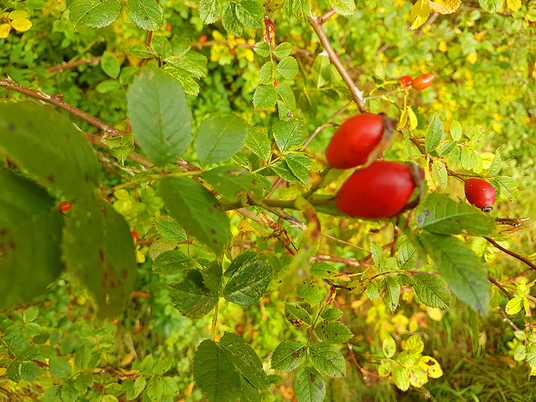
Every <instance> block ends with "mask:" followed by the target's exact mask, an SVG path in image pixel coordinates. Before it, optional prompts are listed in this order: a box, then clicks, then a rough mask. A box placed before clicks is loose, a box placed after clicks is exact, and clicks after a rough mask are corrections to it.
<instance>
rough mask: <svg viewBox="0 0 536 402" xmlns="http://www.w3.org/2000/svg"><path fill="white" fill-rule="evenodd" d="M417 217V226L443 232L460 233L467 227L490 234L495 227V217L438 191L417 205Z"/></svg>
mask: <svg viewBox="0 0 536 402" xmlns="http://www.w3.org/2000/svg"><path fill="white" fill-rule="evenodd" d="M415 217H416V219H415V221H416V222H417V227H419V228H421V229H426V230H428V231H431V232H436V233H443V234H460V233H462V231H463V230H464V229H465V230H467V231H468V232H469V233H471V234H474V235H488V234H491V233H492V232H493V229H494V228H495V219H494V218H493V217H490V216H488V215H486V214H484V213H483V212H481V211H479V210H478V209H476V208H474V207H472V206H471V205H468V204H465V203H460V202H456V201H454V200H452V199H451V198H450V197H449V196H448V195H446V194H440V193H437V192H434V193H430V194H428V195H427V196H426V198H425V199H424V200H423V201H422V202H421V203H420V204H419V206H418V207H417V209H416V212H415Z"/></svg>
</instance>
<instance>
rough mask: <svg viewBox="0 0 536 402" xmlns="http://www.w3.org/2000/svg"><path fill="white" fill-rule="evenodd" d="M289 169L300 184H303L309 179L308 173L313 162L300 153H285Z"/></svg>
mask: <svg viewBox="0 0 536 402" xmlns="http://www.w3.org/2000/svg"><path fill="white" fill-rule="evenodd" d="M285 161H286V162H287V165H288V167H289V168H290V171H291V172H292V173H293V174H294V176H296V177H297V178H298V180H299V181H300V183H301V184H303V185H304V186H305V185H306V184H307V181H308V180H309V174H310V173H311V170H312V166H314V163H313V162H312V161H311V160H310V159H309V158H308V157H306V156H304V155H301V154H287V155H286V156H285Z"/></svg>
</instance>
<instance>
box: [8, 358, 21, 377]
mask: <svg viewBox="0 0 536 402" xmlns="http://www.w3.org/2000/svg"><path fill="white" fill-rule="evenodd" d="M21 366H22V363H21V362H20V361H18V360H17V359H13V360H11V363H9V365H8V366H7V368H6V377H7V378H8V379H10V380H11V381H15V382H19V381H20V380H21V373H20V368H21Z"/></svg>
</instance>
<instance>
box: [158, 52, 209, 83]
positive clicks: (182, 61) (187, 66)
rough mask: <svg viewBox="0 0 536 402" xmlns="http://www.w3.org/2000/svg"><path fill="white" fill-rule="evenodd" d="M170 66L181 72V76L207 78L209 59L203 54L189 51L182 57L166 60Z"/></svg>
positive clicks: (172, 57)
mask: <svg viewBox="0 0 536 402" xmlns="http://www.w3.org/2000/svg"><path fill="white" fill-rule="evenodd" d="M166 63H168V66H170V65H171V66H173V67H174V68H175V69H177V70H178V71H179V75H181V74H182V75H186V76H193V77H196V78H201V77H206V75H207V71H208V70H207V58H206V57H205V56H204V55H202V54H201V53H197V52H194V51H189V52H187V53H186V54H184V55H182V56H171V57H168V58H166Z"/></svg>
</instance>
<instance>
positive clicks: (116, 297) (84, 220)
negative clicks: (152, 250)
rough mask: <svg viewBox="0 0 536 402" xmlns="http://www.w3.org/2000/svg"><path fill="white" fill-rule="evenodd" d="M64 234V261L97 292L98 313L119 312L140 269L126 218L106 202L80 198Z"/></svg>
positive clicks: (83, 281)
mask: <svg viewBox="0 0 536 402" xmlns="http://www.w3.org/2000/svg"><path fill="white" fill-rule="evenodd" d="M63 236H64V241H63V256H64V258H65V262H66V263H67V265H68V266H69V267H70V268H71V270H72V271H73V273H74V274H75V275H76V276H78V278H79V279H80V281H81V282H82V283H83V284H85V285H86V286H87V287H88V289H89V290H90V291H91V292H92V293H93V294H94V296H95V299H96V300H97V303H98V304H99V314H100V315H101V316H103V317H111V316H116V315H118V314H120V313H121V312H122V311H123V309H124V306H125V304H126V301H127V300H128V297H129V296H130V293H131V292H132V290H133V288H134V281H135V280H136V276H137V273H138V265H137V263H136V254H135V250H134V244H133V243H132V235H131V233H130V229H129V227H128V225H127V223H126V222H125V219H124V218H123V217H122V216H121V215H119V213H117V212H116V211H115V210H114V209H113V208H111V207H110V206H108V204H106V203H101V202H99V201H97V200H87V201H84V202H77V203H76V204H74V205H73V207H72V210H71V216H70V218H69V219H68V220H67V222H66V225H65V230H64V234H63Z"/></svg>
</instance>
